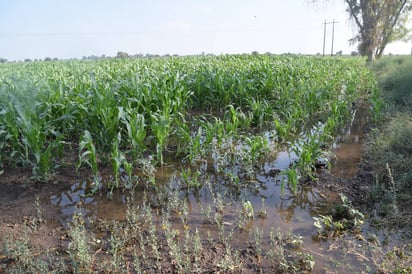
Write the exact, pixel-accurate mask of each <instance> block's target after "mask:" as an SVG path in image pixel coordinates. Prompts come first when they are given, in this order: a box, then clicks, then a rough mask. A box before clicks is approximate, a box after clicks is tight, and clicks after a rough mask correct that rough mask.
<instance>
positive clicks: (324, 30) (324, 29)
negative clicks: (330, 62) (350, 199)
mask: <svg viewBox="0 0 412 274" xmlns="http://www.w3.org/2000/svg"><path fill="white" fill-rule="evenodd" d="M336 23H339V22H337V21H335V19H333V21H332V22H326V20H325V23H323V54H322V56H325V42H326V25H329V24H332V49H331V56H333V41H334V39H335V24H336Z"/></svg>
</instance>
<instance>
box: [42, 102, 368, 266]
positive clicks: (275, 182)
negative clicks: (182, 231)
mask: <svg viewBox="0 0 412 274" xmlns="http://www.w3.org/2000/svg"><path fill="white" fill-rule="evenodd" d="M364 117H366V116H365V113H364V110H358V111H356V112H355V113H354V114H353V117H352V120H351V122H350V124H349V125H348V127H347V128H346V129H345V131H344V132H343V134H342V137H341V138H340V140H339V142H337V144H335V146H334V153H335V154H336V158H337V161H336V162H335V163H334V165H333V167H332V173H333V174H335V175H336V176H339V177H342V178H351V177H353V176H354V175H355V174H356V171H357V165H358V164H359V161H360V156H361V141H362V138H363V136H362V131H363V128H364V125H365V122H366V121H365V119H364ZM295 158H296V156H295V155H294V154H290V153H288V152H279V153H278V155H277V157H276V160H274V161H271V162H267V163H265V164H264V166H263V168H262V170H261V172H260V173H258V174H256V180H255V181H254V182H250V183H248V184H246V186H245V185H242V186H241V187H238V188H236V187H234V186H233V184H231V185H228V184H225V179H224V178H222V177H221V176H220V175H218V174H214V173H209V172H205V173H204V174H202V176H201V181H202V185H203V187H202V188H200V189H197V190H194V189H187V188H181V185H180V184H179V178H180V177H179V172H178V170H181V168H182V167H181V166H179V165H177V164H176V165H171V166H167V167H163V168H159V169H158V170H157V173H156V185H157V187H156V189H155V190H154V189H152V190H150V188H149V190H146V194H144V192H143V190H142V189H140V190H139V189H138V190H137V191H136V192H134V196H133V204H134V205H138V206H143V203H144V202H143V201H144V196H146V199H147V201H150V206H152V207H153V208H154V209H155V211H156V210H157V209H159V210H161V209H162V208H165V207H167V206H170V204H171V203H172V202H173V201H178V202H179V203H180V206H181V204H182V201H184V204H185V205H187V210H188V213H189V214H188V216H189V218H188V225H189V226H190V227H192V228H194V227H196V228H197V229H198V230H199V232H200V234H201V235H206V234H207V233H212V234H214V235H216V233H217V227H216V225H212V224H211V222H209V221H208V220H209V219H208V218H209V217H208V216H207V214H206V213H205V212H206V211H207V209H208V208H207V207H208V205H213V212H211V214H212V219H213V218H214V216H216V215H215V212H216V200H217V199H218V200H219V201H220V203H221V204H222V206H221V207H220V208H219V218H220V220H221V221H222V223H223V224H224V226H225V230H227V231H234V232H235V233H236V236H235V237H234V244H235V245H236V244H238V245H242V244H243V245H244V244H245V243H247V242H248V241H250V233H253V232H254V231H256V229H259V230H260V231H262V232H263V233H264V235H265V236H264V239H263V243H266V244H267V243H268V242H269V238H268V237H269V236H268V235H269V233H270V231H271V230H272V229H273V228H275V229H276V228H278V229H280V231H282V232H292V233H293V234H297V235H300V236H302V238H303V241H304V248H305V250H306V251H308V252H309V253H311V254H312V255H313V256H314V258H315V261H316V268H315V272H316V271H320V270H324V265H326V264H327V259H326V258H330V257H333V256H334V255H333V253H332V252H330V251H329V249H330V243H328V242H319V241H318V240H317V239H316V237H314V235H316V233H317V231H316V228H315V227H314V225H313V217H318V216H319V215H326V214H328V213H329V212H330V210H331V208H333V207H334V205H336V204H338V203H339V201H340V200H339V198H340V197H339V195H338V194H337V193H333V192H323V191H320V190H318V189H314V188H312V187H307V188H305V187H301V188H299V190H298V192H297V193H294V194H292V192H290V191H289V190H288V189H287V187H286V188H285V189H284V192H283V193H282V187H281V185H282V181H284V180H285V177H284V175H282V174H281V171H283V170H286V169H287V168H288V167H289V165H290V164H291V162H292V161H293V160H294V159H295ZM201 169H202V168H201ZM203 170H207V167H205V168H203ZM91 189H92V186H91V185H90V183H88V182H80V183H78V184H74V185H72V186H71V187H70V188H69V189H66V190H65V191H63V192H60V193H57V194H55V195H52V196H51V197H50V202H51V204H53V205H55V206H58V208H59V209H60V211H61V216H60V221H61V222H62V223H63V224H64V225H67V222H69V221H70V219H71V217H72V216H73V214H74V212H75V210H76V208H77V206H78V204H79V203H80V204H81V205H82V206H81V210H82V212H83V215H84V216H86V217H90V218H92V219H109V220H119V221H123V220H125V219H126V209H127V205H126V204H127V199H128V197H130V196H129V193H128V192H122V191H117V192H114V193H113V195H112V197H111V198H110V199H108V197H107V196H106V195H105V194H97V195H93V196H92V195H90V194H91ZM246 201H249V202H250V203H251V204H252V206H253V209H254V215H255V217H254V218H253V219H246V220H245V219H242V218H241V216H240V215H239V214H240V212H242V204H244V203H245V202H246ZM263 201H264V208H265V210H266V216H265V217H259V216H258V212H259V210H261V209H262V208H263V204H262V203H263ZM155 220H157V222H160V217H157V218H155ZM176 220H177V222H179V218H177V219H176ZM212 222H213V220H212ZM241 222H243V223H241ZM264 245H265V244H264ZM263 248H265V246H263ZM335 259H336V258H335ZM345 260H348V261H350V259H349V258H346V259H345ZM349 263H351V264H352V265H354V264H355V263H354V262H349ZM354 270H356V266H354Z"/></svg>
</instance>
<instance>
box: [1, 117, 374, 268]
mask: <svg viewBox="0 0 412 274" xmlns="http://www.w3.org/2000/svg"><path fill="white" fill-rule="evenodd" d="M361 116H362V113H358V114H357V115H356V114H355V116H354V119H353V121H352V123H351V125H350V127H349V130H346V131H345V132H344V134H343V137H342V139H341V140H340V142H339V143H338V144H337V145H335V154H336V156H337V157H336V161H335V162H334V165H333V168H332V170H331V171H329V170H327V169H326V168H322V167H320V168H319V169H318V170H317V174H316V178H317V179H316V180H313V181H310V182H306V183H305V184H303V185H302V186H300V187H299V189H298V191H297V193H294V194H292V193H290V192H288V191H287V190H286V191H285V193H283V194H282V193H281V187H280V185H281V180H282V177H281V175H279V171H280V169H284V168H287V167H288V166H289V164H290V162H291V158H293V157H291V156H290V155H288V154H287V153H279V155H278V158H277V160H275V161H273V162H271V163H266V164H265V167H264V168H263V171H262V172H261V173H260V174H257V175H256V180H257V184H253V185H252V186H250V187H248V188H245V189H241V190H239V189H233V188H227V187H220V186H216V187H214V190H215V191H216V192H215V193H225V195H227V197H229V198H225V197H223V200H222V202H223V208H224V210H222V212H221V218H222V219H221V220H222V223H223V224H224V226H225V227H226V230H227V231H234V232H235V233H236V234H235V237H234V238H233V242H232V244H233V247H235V248H236V249H237V250H238V252H239V260H240V261H241V262H242V263H241V265H240V266H239V268H237V269H236V270H240V271H242V273H255V272H263V273H269V272H270V273H273V272H278V271H279V269H277V268H276V267H275V266H273V265H265V264H264V263H262V260H261V255H259V252H258V251H257V250H256V248H255V247H254V246H253V245H251V244H250V234H251V233H253V232H254V231H255V229H260V230H261V231H262V232H263V234H264V235H269V233H270V230H271V229H272V228H274V227H275V228H278V229H280V230H281V231H285V232H289V231H290V232H292V233H293V234H297V235H300V236H301V237H302V238H303V242H304V248H303V249H301V250H300V251H302V250H304V251H305V252H307V253H308V254H310V255H311V256H313V257H314V260H315V262H316V264H315V269H314V272H315V273H332V272H333V271H335V270H334V269H333V266H331V264H330V261H331V260H336V261H340V260H342V261H346V265H345V264H341V265H340V266H336V267H337V268H336V269H340V270H341V271H344V269H346V268H347V264H351V268H349V271H350V272H352V271H360V270H364V269H365V268H364V267H362V264H364V263H366V262H365V258H366V257H365V256H366V255H363V253H362V252H360V251H359V250H358V249H359V248H361V249H362V248H364V247H363V246H362V245H363V244H365V245H367V244H368V242H367V241H364V242H363V244H362V245H361V244H359V242H358V240H357V239H356V237H358V236H359V234H358V236H349V238H346V241H345V242H344V243H343V242H341V243H339V244H338V241H335V240H333V239H328V240H326V241H320V240H319V239H317V238H316V237H315V236H316V229H315V227H314V226H313V217H317V216H319V215H325V214H328V213H329V212H330V209H331V208H333V207H334V206H335V205H337V204H339V203H340V196H339V195H338V193H340V194H344V195H345V196H347V197H348V198H349V200H350V201H351V202H352V203H353V204H354V205H355V206H357V207H359V208H362V209H363V210H364V211H366V215H367V216H368V215H369V214H368V210H369V209H368V205H367V202H368V192H369V188H370V186H371V185H372V184H373V179H374V178H373V174H372V171H371V169H370V168H369V166H368V164H367V162H365V161H363V162H361V154H362V153H361V141H362V138H363V135H362V133H363V132H362V131H361V128H364V123H366V121H362V119H358V118H357V117H361ZM175 170H177V167H176V166H168V167H164V168H161V169H159V171H157V174H156V178H157V179H156V182H157V184H159V186H164V187H165V189H168V192H163V194H162V195H163V196H161V195H160V194H159V193H162V192H161V191H160V192H159V191H158V190H156V191H154V190H153V189H152V190H151V189H150V188H146V189H145V190H146V191H147V193H149V195H152V196H150V197H151V199H153V203H152V204H151V207H152V208H153V210H155V211H156V210H157V209H158V208H161V207H162V206H164V205H163V204H162V200H163V201H166V203H169V202H170V198H168V197H165V195H166V196H167V195H171V194H172V192H170V191H171V190H173V189H174V188H175V187H176V185H173V182H171V180H173V176H174V175H175V173H174V172H175ZM102 173H103V174H104V173H105V172H102ZM107 173H109V171H107ZM30 174H31V172H30V170H26V169H23V168H21V169H9V170H7V169H6V170H5V172H4V174H2V175H0V240H1V241H2V242H3V243H5V242H6V241H7V242H8V241H18V240H22V239H25V238H27V236H28V238H29V239H30V240H31V243H30V245H31V248H32V249H33V252H34V253H36V252H38V253H41V252H42V251H44V250H50V251H51V253H53V254H54V256H59V257H68V254H67V252H66V251H67V248H68V245H69V242H70V237H69V234H68V229H69V227H68V226H69V223H70V221H71V219H72V217H73V215H74V214H75V211H76V209H77V208H78V207H79V205H81V211H82V213H83V216H84V217H85V218H88V219H90V220H92V222H93V227H92V225H91V224H90V223H88V225H89V227H90V229H91V230H93V233H94V235H95V236H96V237H102V238H106V240H107V238H109V237H110V235H112V231H110V226H108V225H107V222H112V221H114V222H118V223H121V222H125V220H126V209H127V207H126V200H127V197H128V196H127V193H128V192H127V191H122V190H121V191H118V192H115V193H114V194H113V196H112V197H110V199H109V198H108V197H107V195H104V194H98V195H95V196H90V195H88V194H90V188H91V186H90V183H88V182H85V181H84V179H83V178H89V177H90V174H89V173H88V172H87V171H80V173H75V172H73V170H71V169H70V168H66V169H61V170H60V172H59V173H58V174H56V175H55V176H54V177H53V182H49V183H38V182H36V181H34V180H32V179H30ZM210 179H213V180H214V181H219V178H218V177H213V178H210ZM150 193H152V194H150ZM159 195H160V196H159ZM177 195H178V196H177V197H178V199H179V200H185V202H186V203H187V206H188V209H189V215H190V219H189V220H188V222H187V225H188V226H189V227H190V228H191V229H192V228H196V229H197V230H198V231H199V232H200V234H202V235H207V234H208V233H211V235H212V236H215V238H218V235H217V234H218V231H217V228H216V225H213V224H212V223H208V222H205V221H204V215H203V214H202V210H204V209H205V207H204V206H205V205H206V204H208V203H209V204H211V203H212V201H213V199H215V198H216V197H213V195H212V194H211V193H209V192H207V189H205V188H201V189H200V190H198V191H190V190H188V191H186V192H185V191H183V192H182V191H180V192H178V194H177ZM262 198H263V199H264V200H265V207H266V211H267V215H266V217H264V218H260V217H255V218H254V219H252V220H246V221H245V223H244V226H243V227H242V229H239V228H237V223H236V222H238V221H239V219H238V217H237V215H238V214H239V211H241V210H242V208H241V207H242V203H244V202H245V201H249V202H251V204H252V205H253V207H254V209H255V212H257V211H258V210H259V208H260V207H261V206H262ZM133 199H134V201H133V203H134V204H136V205H138V206H141V205H142V204H143V200H144V195H143V189H138V190H137V192H135V194H134V198H133ZM234 201H236V202H234ZM215 210H217V209H215ZM255 215H256V214H255ZM154 222H155V223H156V225H158V226H159V225H160V223H161V220H160V217H159V219H155V220H154ZM179 222H180V218H177V219H176V221H175V223H176V224H178V223H179ZM114 229H116V227H115V228H114ZM117 229H118V228H117ZM180 229H181V228H180ZM182 231H184V229H183V230H182ZM371 231H372V230H369V228H367V227H365V231H364V234H366V233H370V232H371ZM140 233H141V234H142V235H144V234H147V233H148V231H147V229H144V228H143V229H142V231H141V232H140ZM99 235H100V236H99ZM360 237H363V236H360ZM133 241H136V239H134V240H132V242H133ZM268 241H269V239H268V236H265V238H264V240H263V242H264V244H263V247H264V248H265V247H267V246H265V243H266V244H267V242H268ZM132 242H131V243H130V244H129V245H126V249H127V248H132V247H134V248H135V245H133V243H132ZM349 242H350V243H354V244H353V245H354V247H352V246H351V247H347V248H346V249H345V250H346V251H347V253H345V254H344V255H342V253H340V252H342V249H339V248H336V246H338V245H340V246H341V247H342V246H343V245H344V244H348V243H349ZM158 244H159V245H160V248H159V250H160V252H161V257H162V258H164V260H163V261H162V264H161V270H160V269H152V268H150V266H144V268H143V269H142V270H144V271H147V272H149V273H160V272H162V273H172V272H176V265H175V262H174V261H173V259H172V258H170V255H169V253H170V252H169V249H168V247H167V241H166V238H165V235H164V234H162V233H159V235H158ZM202 245H203V247H204V248H203V253H202V255H201V258H198V260H196V263H197V264H199V265H198V266H199V268H200V269H203V270H204V272H206V273H214V272H218V271H219V270H221V269H220V268H218V267H217V265H218V264H219V263H220V262H222V260H224V259H225V256H226V255H227V254H226V252H227V249H226V246H225V244H224V243H223V242H221V241H208V240H207V239H206V237H204V238H202ZM286 249H287V248H286ZM105 250H106V251H107V247H106V249H105V248H104V247H100V248H96V251H95V252H96V253H95V256H96V260H101V261H102V262H104V260H105V257H107V252H105ZM348 250H352V253H351V252H350V251H348ZM294 251H296V250H295V249H294V248H293V247H292V248H290V249H287V251H286V252H287V253H288V255H287V256H289V257H293V256H294V255H293V254H294ZM128 254H129V256H131V255H130V254H131V253H130V252H129V253H128ZM150 256H152V257H153V256H154V255H153V254H149V257H150ZM342 256H344V258H342ZM126 260H128V259H127V258H126ZM366 260H372V259H368V258H366ZM14 263H16V262H14V261H13V260H11V259H10V258H9V257H8V256H6V255H4V254H0V272H1V270H3V271H7V269H8V267H9V266H11V265H13V264H14ZM153 263H156V260H155V259H154V257H153ZM332 265H333V264H332ZM367 265H368V267H369V265H374V264H373V263H372V262H371V263H370V264H367ZM306 270H307V269H306ZM330 271H332V272H330ZM68 272H70V268H68ZM235 272H236V271H235ZM342 273H343V272H342Z"/></svg>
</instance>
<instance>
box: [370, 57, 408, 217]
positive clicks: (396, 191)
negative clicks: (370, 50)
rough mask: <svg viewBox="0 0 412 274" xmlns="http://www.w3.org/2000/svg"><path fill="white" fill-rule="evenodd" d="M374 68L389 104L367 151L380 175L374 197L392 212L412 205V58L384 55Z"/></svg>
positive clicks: (385, 212) (382, 209) (383, 210)
mask: <svg viewBox="0 0 412 274" xmlns="http://www.w3.org/2000/svg"><path fill="white" fill-rule="evenodd" d="M372 69H373V70H374V71H375V73H376V75H377V79H378V83H379V87H380V90H381V93H382V98H383V100H384V101H385V104H386V106H387V107H386V109H385V113H384V116H383V119H381V124H380V126H379V128H378V129H376V130H375V131H374V132H373V133H372V134H371V138H370V140H369V142H368V143H367V145H366V150H365V152H366V155H367V157H368V160H369V162H370V164H371V166H372V168H373V171H374V173H375V176H376V178H375V185H374V187H373V188H372V192H371V198H372V200H374V201H375V202H378V203H379V204H380V206H379V208H378V209H379V210H378V211H379V213H381V214H383V215H390V214H392V213H399V212H398V209H399V206H400V205H402V206H403V207H405V206H406V207H407V208H410V205H409V203H408V201H409V199H410V198H411V197H412V188H411V187H412V142H411V136H412V118H411V111H412V74H411V73H410V71H411V70H412V58H411V57H410V56H403V57H402V56H401V57H387V58H383V59H382V60H379V61H378V62H376V63H374V64H373V65H372ZM394 208H396V210H393V209H394Z"/></svg>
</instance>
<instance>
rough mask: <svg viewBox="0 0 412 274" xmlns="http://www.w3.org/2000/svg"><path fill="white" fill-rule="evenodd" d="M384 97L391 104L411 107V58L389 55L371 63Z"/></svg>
mask: <svg viewBox="0 0 412 274" xmlns="http://www.w3.org/2000/svg"><path fill="white" fill-rule="evenodd" d="M372 69H373V70H375V72H376V73H377V76H378V83H379V86H380V88H381V90H382V94H383V96H384V98H385V99H386V100H387V101H388V102H389V103H391V104H393V105H396V106H398V107H399V106H402V107H404V108H409V109H410V108H411V107H412V75H411V73H410V72H411V71H412V58H411V57H409V56H408V57H393V58H392V57H390V58H383V59H382V60H380V61H378V62H376V63H374V64H373V66H372Z"/></svg>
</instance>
